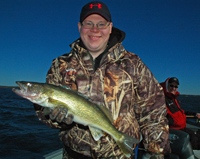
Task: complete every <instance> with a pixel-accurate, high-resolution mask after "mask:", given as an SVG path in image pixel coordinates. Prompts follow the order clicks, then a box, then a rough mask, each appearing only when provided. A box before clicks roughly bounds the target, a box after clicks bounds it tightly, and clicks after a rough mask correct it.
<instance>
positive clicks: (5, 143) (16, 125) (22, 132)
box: [0, 88, 200, 159]
mask: <svg viewBox="0 0 200 159" xmlns="http://www.w3.org/2000/svg"><path fill="white" fill-rule="evenodd" d="M179 99H180V100H181V101H182V102H181V106H182V108H183V109H184V110H188V111H195V112H200V97H199V96H194V97H193V96H188V97H182V96H181V97H179ZM189 120H190V122H193V123H195V121H196V120H195V119H189ZM58 132H59V130H57V129H51V128H49V127H47V126H46V125H45V124H43V123H42V122H41V121H39V120H38V118H37V116H36V114H35V111H34V108H33V104H32V103H31V102H30V101H28V100H26V99H23V98H21V97H19V96H18V95H16V94H15V93H13V92H12V90H11V89H9V88H0V158H3V159H24V158H25V159H40V158H41V159H42V158H43V155H45V154H47V153H50V152H52V151H55V150H57V149H60V148H62V142H61V141H60V140H59V138H58Z"/></svg>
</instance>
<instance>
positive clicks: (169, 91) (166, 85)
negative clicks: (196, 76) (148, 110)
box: [161, 77, 200, 149]
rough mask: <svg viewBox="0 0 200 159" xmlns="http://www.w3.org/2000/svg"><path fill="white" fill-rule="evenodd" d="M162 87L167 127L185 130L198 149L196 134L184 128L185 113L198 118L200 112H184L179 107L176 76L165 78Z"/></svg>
mask: <svg viewBox="0 0 200 159" xmlns="http://www.w3.org/2000/svg"><path fill="white" fill-rule="evenodd" d="M161 86H162V87H163V89H164V93H165V100H166V105H167V119H168V120H169V127H170V128H172V129H179V130H182V131H185V132H187V133H188V134H189V135H190V142H191V144H192V148H193V149H200V146H198V143H199V142H197V141H198V138H200V136H198V134H195V133H194V132H193V131H192V130H190V129H188V128H186V115H193V116H196V117H197V118H198V119H200V113H195V112H189V111H187V112H185V111H184V110H183V109H181V107H180V101H179V100H178V96H179V92H178V86H179V80H178V79H177V78H176V77H171V78H167V79H166V81H165V82H163V83H161Z"/></svg>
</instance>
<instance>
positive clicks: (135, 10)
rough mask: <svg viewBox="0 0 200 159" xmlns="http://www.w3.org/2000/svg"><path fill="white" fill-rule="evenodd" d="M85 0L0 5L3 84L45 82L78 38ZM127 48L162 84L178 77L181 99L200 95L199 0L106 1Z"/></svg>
mask: <svg viewBox="0 0 200 159" xmlns="http://www.w3.org/2000/svg"><path fill="white" fill-rule="evenodd" d="M87 2H90V1H84V0H76V1H75V0H0V54H1V58H0V85H6V86H14V85H15V81H19V80H24V81H35V82H45V77H46V73H47V71H48V69H49V67H50V65H51V62H52V60H53V59H54V58H56V57H58V56H60V55H62V54H64V53H68V52H69V51H70V47H69V44H71V43H72V42H73V41H75V40H76V39H77V38H79V32H78V26H77V23H78V21H79V15H80V11H81V8H82V6H83V5H84V4H86V3H87ZM102 2H104V3H105V4H107V6H108V8H109V9H110V12H111V15H112V21H113V25H114V26H115V27H117V28H119V29H121V30H123V31H125V32H126V38H125V40H124V41H123V45H124V47H125V49H127V50H128V51H130V52H133V53H135V54H137V55H139V57H140V58H141V59H142V60H143V62H144V63H145V64H146V65H147V66H148V67H149V68H150V70H151V71H152V73H153V74H154V76H155V77H156V79H157V80H158V82H163V81H165V80H166V78H167V77H172V76H175V77H177V78H179V80H180V87H179V91H180V93H182V94H195V95H200V82H199V79H200V63H199V60H200V0H110V1H107V0H102Z"/></svg>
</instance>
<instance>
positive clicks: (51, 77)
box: [34, 58, 68, 129]
mask: <svg viewBox="0 0 200 159" xmlns="http://www.w3.org/2000/svg"><path fill="white" fill-rule="evenodd" d="M59 65H60V64H59V62H58V58H57V59H55V60H53V62H52V65H51V67H50V69H49V71H48V73H47V76H46V83H50V84H55V85H61V84H60V83H61V79H62V78H61V75H60V69H59V68H60V67H59ZM34 109H35V111H36V115H37V117H38V119H39V120H40V121H41V122H43V123H44V124H46V125H47V126H48V127H50V128H56V129H66V128H67V127H68V125H66V124H64V123H57V122H53V121H52V120H51V119H50V118H49V115H45V114H44V112H43V110H44V107H42V106H40V105H38V104H34Z"/></svg>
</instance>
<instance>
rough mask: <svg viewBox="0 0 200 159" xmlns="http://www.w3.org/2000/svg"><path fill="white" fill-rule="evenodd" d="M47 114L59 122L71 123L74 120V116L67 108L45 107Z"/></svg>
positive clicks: (44, 111)
mask: <svg viewBox="0 0 200 159" xmlns="http://www.w3.org/2000/svg"><path fill="white" fill-rule="evenodd" d="M43 113H44V114H45V115H49V117H50V119H51V120H53V121H56V122H58V123H62V122H63V123H66V124H68V125H69V124H71V123H72V122H73V119H74V116H73V115H72V114H68V109H67V108H61V107H56V108H55V109H50V108H47V107H45V108H44V110H43Z"/></svg>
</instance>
